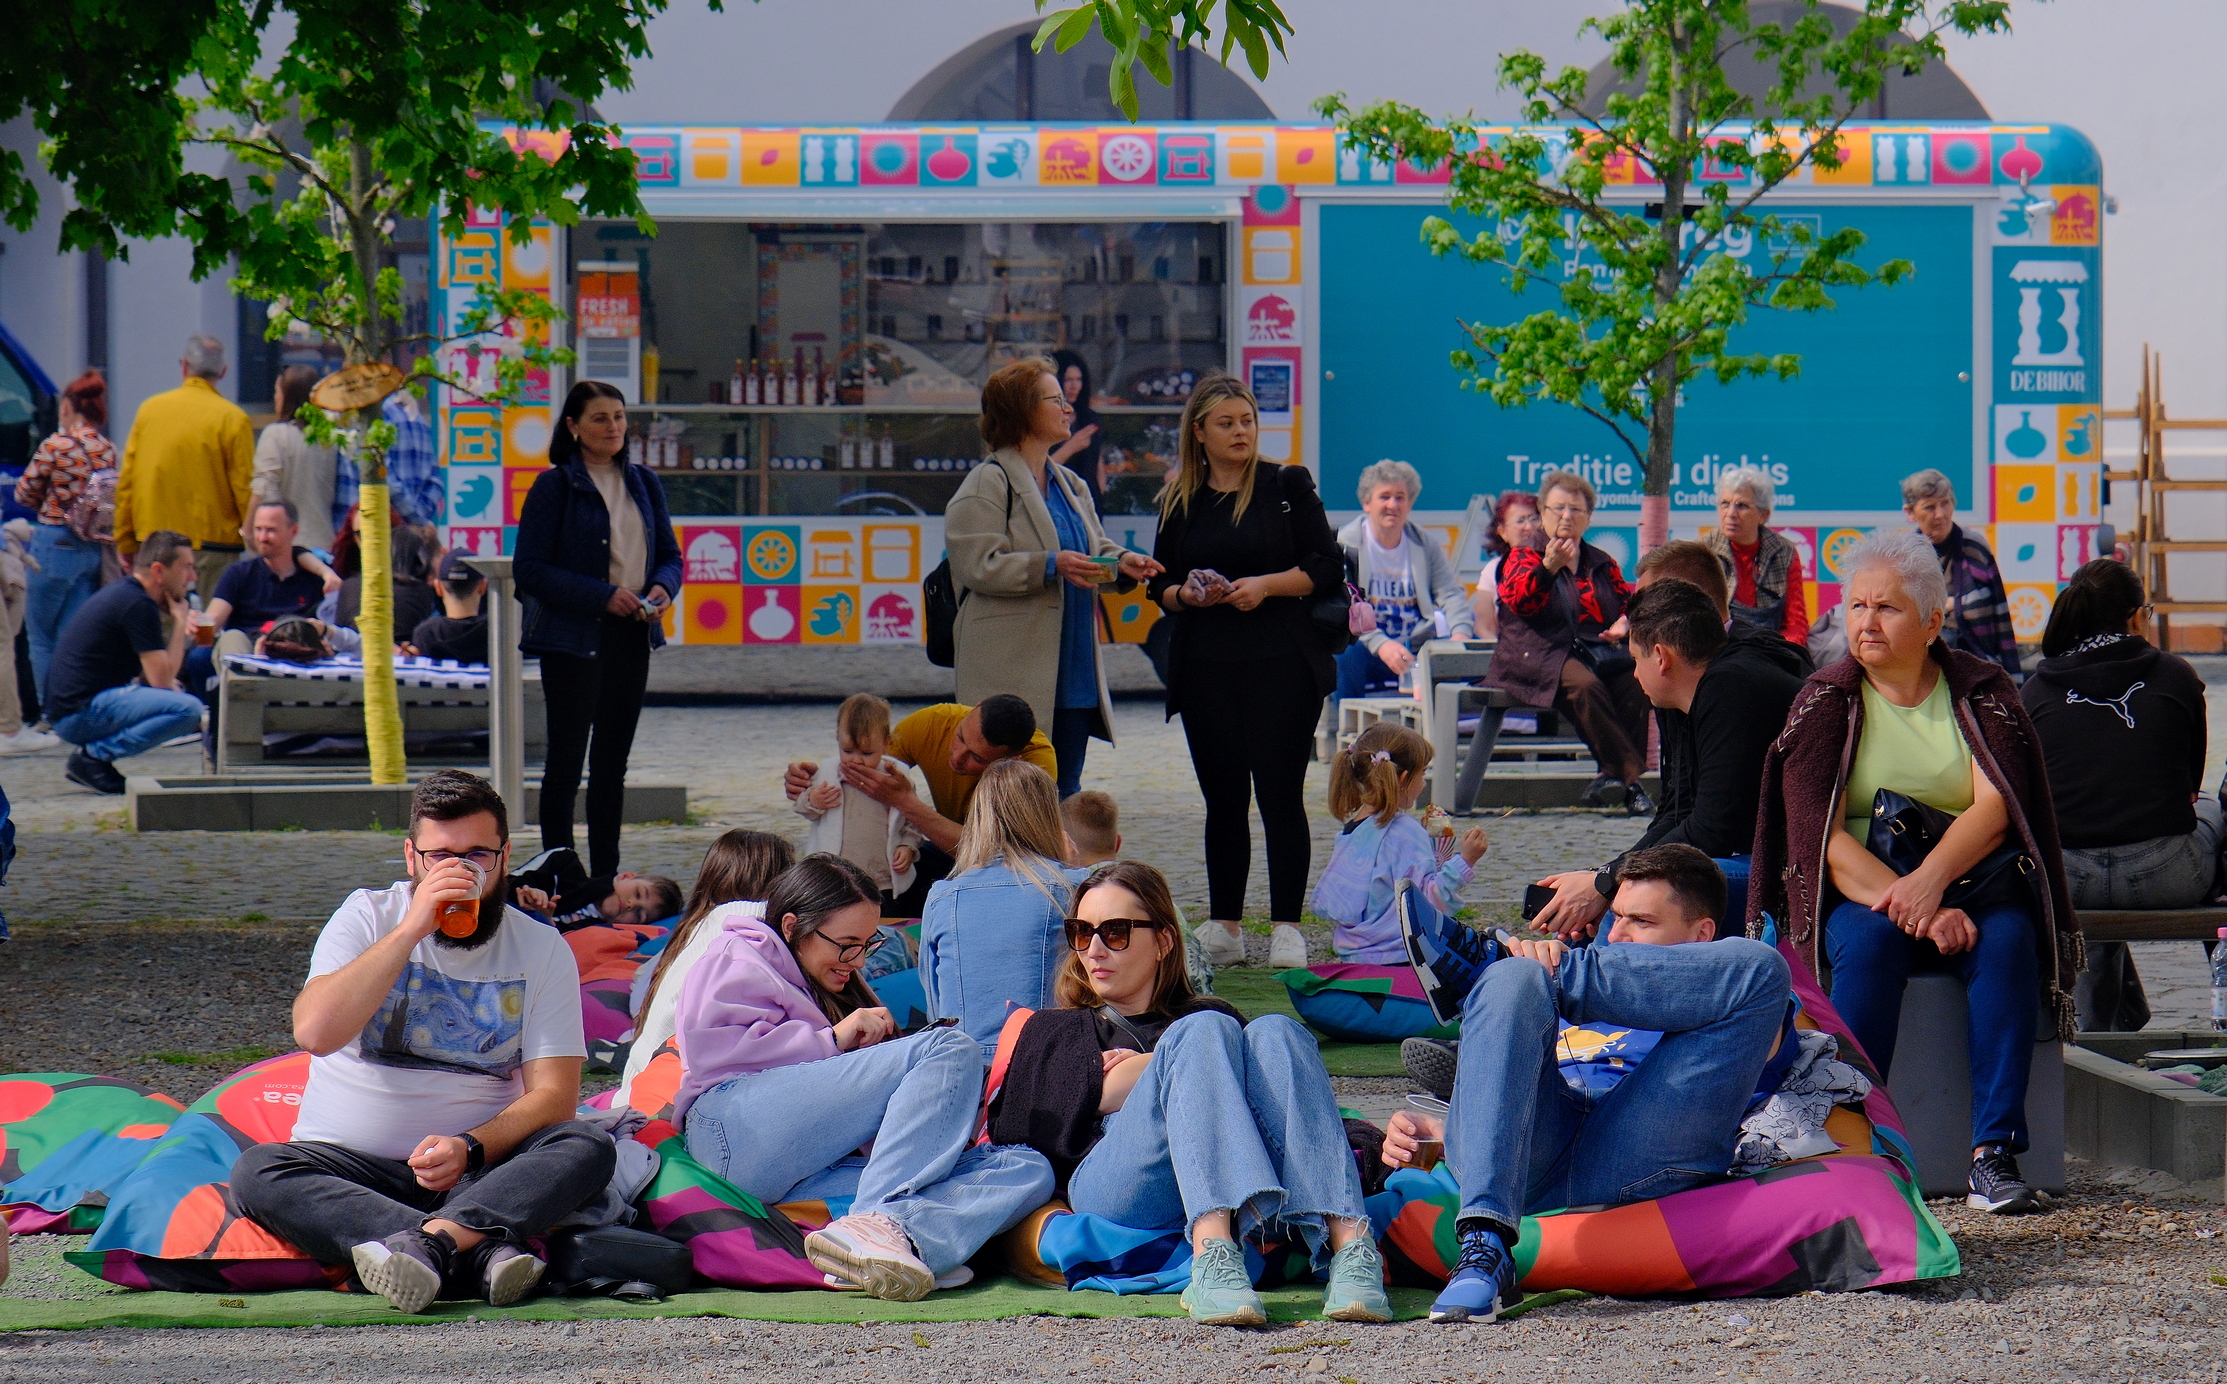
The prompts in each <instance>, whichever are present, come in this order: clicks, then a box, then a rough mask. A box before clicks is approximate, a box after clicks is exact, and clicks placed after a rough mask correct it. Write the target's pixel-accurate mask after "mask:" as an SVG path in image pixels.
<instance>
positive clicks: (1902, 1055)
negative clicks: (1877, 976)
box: [1887, 975, 2066, 1196]
mask: <svg viewBox="0 0 2227 1384" xmlns="http://www.w3.org/2000/svg"><path fill="white" fill-rule="evenodd" d="M1967 1012H1968V1011H1967V1008H1966V1005H1965V1001H1964V986H1963V984H1962V983H1961V982H1959V981H1958V980H1957V979H1956V977H1954V976H1946V975H1922V976H1912V977H1911V978H1910V983H1909V985H1908V986H1907V987H1906V988H1905V989H1904V990H1903V992H1902V1025H1901V1027H1900V1029H1899V1030H1897V1034H1896V1038H1895V1062H1894V1074H1893V1076H1892V1077H1891V1078H1890V1079H1889V1080H1888V1082H1887V1087H1888V1090H1889V1091H1890V1092H1891V1093H1892V1094H1893V1096H1894V1102H1895V1108H1896V1109H1897V1110H1899V1111H1901V1112H1902V1123H1903V1127H1904V1129H1905V1130H1906V1131H1907V1133H1908V1134H1909V1136H1910V1145H1911V1148H1912V1149H1913V1150H1914V1151H1915V1152H1916V1154H1917V1159H1918V1166H1917V1169H1916V1171H1917V1174H1918V1182H1919V1185H1920V1186H1921V1187H1923V1188H1924V1189H1925V1194H1926V1195H1927V1196H1952V1195H1954V1196H1961V1195H1962V1194H1963V1193H1964V1190H1965V1179H1966V1174H1967V1173H1968V1171H1969V1170H1970V1167H1971V1163H1972V1059H1971V1049H1970V1046H1969V1044H1968V1042H1967V1035H1966V1032H1965V1024H1966V1015H1967ZM2065 1119H2066V1107H2065V1055H2064V1044H2062V1043H2060V1042H2058V1041H2057V1040H2056V1039H2055V1038H2048V1039H2045V1040H2043V1041H2041V1042H2038V1043H2036V1044H2034V1064H2033V1071H2032V1074H2031V1075H2030V1076H2029V1077H2028V1079H2027V1082H2026V1127H2027V1130H2028V1132H2029V1134H2028V1137H2029V1139H2030V1142H2031V1145H2032V1147H2030V1148H2028V1149H2027V1151H2026V1152H2024V1153H2022V1154H2020V1155H2019V1156H2018V1167H2019V1171H2020V1172H2022V1173H2024V1174H2025V1176H2026V1181H2027V1182H2028V1183H2029V1184H2030V1185H2032V1186H2035V1187H2039V1188H2041V1189H2042V1190H2044V1191H2049V1192H2056V1191H2061V1190H2063V1188H2064V1185H2065Z"/></svg>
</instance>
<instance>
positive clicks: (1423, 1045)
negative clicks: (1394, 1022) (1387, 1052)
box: [1400, 1038, 1461, 1100]
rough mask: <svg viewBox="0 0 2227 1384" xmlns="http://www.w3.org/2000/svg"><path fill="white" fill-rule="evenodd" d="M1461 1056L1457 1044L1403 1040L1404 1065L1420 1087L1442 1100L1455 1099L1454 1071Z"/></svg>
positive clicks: (1401, 1049) (1442, 1041)
mask: <svg viewBox="0 0 2227 1384" xmlns="http://www.w3.org/2000/svg"><path fill="white" fill-rule="evenodd" d="M1460 1056H1461V1049H1460V1047H1459V1045H1458V1044H1456V1043H1449V1042H1446V1041H1444V1040H1443V1039H1438V1038H1403V1039H1401V1040H1400V1065H1401V1066H1403V1067H1405V1068H1407V1074H1408V1075H1409V1076H1411V1077H1413V1078H1415V1081H1416V1084H1417V1085H1419V1086H1421V1087H1422V1088H1423V1089H1424V1090H1426V1091H1428V1092H1430V1093H1431V1094H1432V1095H1434V1096H1436V1097H1438V1098H1439V1099H1440V1100H1452V1099H1453V1098H1454V1069H1455V1066H1456V1064H1457V1063H1458V1061H1459V1059H1460Z"/></svg>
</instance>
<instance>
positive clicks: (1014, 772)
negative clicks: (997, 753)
mask: <svg viewBox="0 0 2227 1384" xmlns="http://www.w3.org/2000/svg"><path fill="white" fill-rule="evenodd" d="M1066 854H1067V844H1066V840H1065V831H1064V829H1063V828H1062V827H1061V825H1060V820H1059V787H1058V785H1056V784H1054V783H1053V782H1052V776H1051V775H1050V774H1047V773H1045V772H1044V771H1043V770H1042V769H1039V768H1037V767H1036V766H1035V765H1033V764H1031V763H1029V762H1028V761H1027V760H1025V759H1001V760H999V761H997V763H995V764H992V765H991V766H990V767H989V768H987V769H984V770H983V771H982V781H981V782H980V783H978V784H976V785H975V788H974V796H973V797H972V798H971V799H969V800H968V802H967V820H966V825H964V826H962V827H961V828H960V829H959V853H958V855H957V856H956V857H955V858H954V859H953V860H952V862H951V873H952V875H953V876H954V877H956V876H958V875H963V874H965V873H966V872H967V871H969V870H979V869H981V868H982V867H984V866H985V865H995V864H997V863H998V861H999V860H1000V859H1001V858H1002V859H1003V860H1004V862H1005V868H1007V869H1009V870H1011V871H1012V872H1013V873H1014V874H1016V875H1019V876H1020V877H1021V878H1022V879H1025V880H1027V881H1028V882H1029V883H1031V884H1033V885H1035V886H1036V887H1037V888H1038V889H1041V890H1043V891H1044V897H1045V898H1047V899H1050V900H1051V901H1052V904H1053V906H1054V907H1060V906H1064V905H1065V903H1066V902H1067V890H1068V886H1067V880H1066V878H1065V877H1064V876H1062V875H1060V874H1058V873H1056V869H1057V866H1058V865H1059V863H1060V861H1061V860H1062V859H1064V858H1065V857H1066Z"/></svg>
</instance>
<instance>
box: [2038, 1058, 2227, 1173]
mask: <svg viewBox="0 0 2227 1384" xmlns="http://www.w3.org/2000/svg"><path fill="white" fill-rule="evenodd" d="M2221 1037H2222V1035H2220V1034H2218V1033H2215V1032H2211V1031H2209V1030H2205V1031H2201V1032H2174V1031H2172V1030H2158V1031H2146V1032H2142V1033H2111V1034H2103V1033H2097V1034H2085V1033H2084V1034H2081V1035H2080V1038H2079V1042H2078V1043H2077V1044H2076V1045H2074V1046H2071V1047H2068V1048H2066V1049H2065V1147H2066V1151H2067V1152H2069V1153H2071V1154H2072V1155H2073V1156H2074V1157H2076V1158H2085V1159H2088V1160H2089V1161H2090V1162H2094V1163H2104V1164H2109V1165H2111V1166H2114V1167H2122V1168H2151V1169H2155V1170H2156V1171H2158V1172H2162V1173H2166V1174H2169V1175H2171V1176H2172V1177H2175V1178H2177V1179H2179V1180H2180V1181H2182V1182H2202V1181H2207V1180H2209V1179H2212V1178H2216V1177H2219V1176H2220V1175H2221V1171H2222V1168H2223V1167H2227V1096H2215V1095H2210V1094H2208V1093H2206V1092H2203V1091H2199V1090H2197V1089H2195V1088H2194V1087H2191V1086H2183V1085H2182V1084H2181V1083H2179V1082H2177V1081H2174V1080H2173V1079H2171V1078H2170V1077H2163V1076H2159V1075H2158V1074H2157V1073H2155V1072H2151V1071H2146V1070H2144V1069H2143V1068H2141V1067H2139V1066H2136V1065H2134V1063H2133V1061H2132V1059H2135V1058H2139V1057H2140V1056H2141V1055H2142V1054H2143V1053H2146V1052H2151V1051H2154V1050H2156V1049H2160V1048H2192V1047H2209V1046H2212V1045H2213V1044H2214V1043H2215V1042H2216V1041H2217V1040H2219V1039H2220V1038H2221Z"/></svg>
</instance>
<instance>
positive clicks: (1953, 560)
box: [1933, 525, 2025, 681]
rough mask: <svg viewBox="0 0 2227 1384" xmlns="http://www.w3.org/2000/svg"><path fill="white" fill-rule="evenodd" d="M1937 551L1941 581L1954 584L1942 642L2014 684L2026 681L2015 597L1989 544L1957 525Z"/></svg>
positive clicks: (1952, 528) (1938, 544)
mask: <svg viewBox="0 0 2227 1384" xmlns="http://www.w3.org/2000/svg"><path fill="white" fill-rule="evenodd" d="M1933 551H1934V552H1935V553H1936V554H1938V555H1939V556H1940V559H1941V575H1942V576H1944V577H1947V578H1948V580H1949V618H1948V621H1947V623H1945V624H1944V625H1943V626H1942V627H1941V637H1942V639H1943V640H1944V641H1946V642H1947V644H1948V646H1949V647H1950V648H1952V649H1961V650H1963V651H1964V652H1965V653H1968V654H1972V655H1974V656H1975V657H1978V658H1984V659H1986V660H1987V661H1988V662H1990V663H1994V664H1998V665H2000V666H2001V667H2002V669H2003V671H2005V672H2007V673H2009V674H2010V675H2011V678H2012V680H2013V681H2016V680H2018V679H2020V678H2023V677H2024V676H2025V671H2024V669H2022V668H2021V667H2020V666H2019V662H2018V635H2017V634H2016V633H2015V632H2014V631H2013V630H2012V629H2011V622H2010V597H2009V595H2008V594H2007V593H2006V592H2005V591H2004V590H2003V573H2002V569H2000V568H1998V567H1997V566H1996V565H1995V554H1994V552H1993V550H1991V549H1990V548H1989V547H1988V546H1987V540H1985V539H1983V538H1980V537H1978V536H1976V535H1974V534H1969V533H1966V532H1965V531H1964V528H1963V526H1962V525H1951V526H1950V528H1949V536H1948V538H1947V539H1945V540H1944V541H1942V542H1940V543H1936V544H1934V545H1933Z"/></svg>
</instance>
